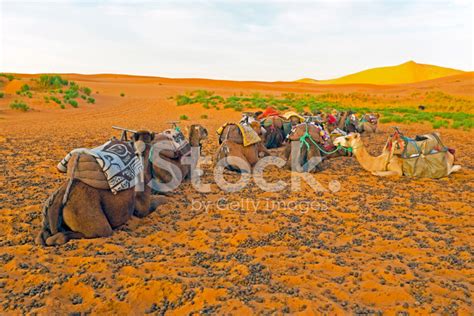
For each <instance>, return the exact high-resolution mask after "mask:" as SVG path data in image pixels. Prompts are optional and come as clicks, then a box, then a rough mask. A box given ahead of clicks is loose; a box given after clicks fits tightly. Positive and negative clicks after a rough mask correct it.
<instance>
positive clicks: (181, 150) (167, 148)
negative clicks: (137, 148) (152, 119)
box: [153, 128, 191, 159]
mask: <svg viewBox="0 0 474 316" xmlns="http://www.w3.org/2000/svg"><path fill="white" fill-rule="evenodd" d="M156 139H159V141H156V142H155V143H154V144H153V151H156V150H158V152H159V153H160V154H162V155H164V156H166V157H168V158H171V159H180V158H181V157H183V156H186V155H188V154H189V153H190V152H191V145H190V144H189V142H188V140H187V139H186V137H184V134H183V133H182V132H181V131H180V130H178V129H174V128H170V129H167V130H165V131H163V132H161V133H159V134H158V137H156ZM163 140H164V141H163Z"/></svg>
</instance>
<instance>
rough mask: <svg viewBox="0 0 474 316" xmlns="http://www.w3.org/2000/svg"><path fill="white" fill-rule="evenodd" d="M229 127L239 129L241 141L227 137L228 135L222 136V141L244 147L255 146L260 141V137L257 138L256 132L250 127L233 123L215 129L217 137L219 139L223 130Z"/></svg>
mask: <svg viewBox="0 0 474 316" xmlns="http://www.w3.org/2000/svg"><path fill="white" fill-rule="evenodd" d="M229 125H236V126H237V127H238V128H239V131H240V135H242V139H240V138H237V137H229V135H223V136H224V140H230V141H232V142H234V143H236V144H242V145H244V147H247V146H250V145H253V144H256V143H258V142H260V141H261V139H260V136H258V134H257V132H255V131H254V129H253V128H252V127H251V126H250V125H246V124H241V123H239V124H235V123H225V124H224V125H222V126H221V127H219V128H218V129H217V135H219V137H221V136H222V133H223V132H224V129H225V128H226V127H227V126H229Z"/></svg>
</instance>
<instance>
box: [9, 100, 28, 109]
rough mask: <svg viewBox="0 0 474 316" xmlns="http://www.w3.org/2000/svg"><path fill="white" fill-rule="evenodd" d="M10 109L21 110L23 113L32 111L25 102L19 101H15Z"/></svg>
mask: <svg viewBox="0 0 474 316" xmlns="http://www.w3.org/2000/svg"><path fill="white" fill-rule="evenodd" d="M10 108H11V109H13V110H20V111H23V112H26V111H28V110H29V109H30V107H29V106H28V105H27V104H26V103H25V102H22V101H19V100H15V101H13V102H12V103H11V104H10Z"/></svg>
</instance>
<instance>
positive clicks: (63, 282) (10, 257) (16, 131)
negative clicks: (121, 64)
mask: <svg viewBox="0 0 474 316" xmlns="http://www.w3.org/2000/svg"><path fill="white" fill-rule="evenodd" d="M20 77H21V78H22V81H25V82H27V81H28V78H31V77H32V76H28V75H21V76H20ZM65 77H67V78H68V79H73V80H75V81H77V82H78V83H79V84H81V85H86V86H89V87H91V88H92V90H93V96H94V97H95V98H96V104H95V105H90V104H89V105H85V104H81V106H80V108H78V109H73V108H67V109H66V110H60V109H59V108H58V106H57V105H55V104H53V103H49V104H45V103H44V102H43V101H42V97H41V98H40V97H36V96H35V97H34V98H33V99H30V100H28V101H27V102H28V104H30V105H31V106H32V107H33V108H35V109H36V110H34V111H30V112H28V113H19V112H15V111H12V110H10V109H8V104H9V103H10V102H11V101H12V100H13V99H14V98H15V96H12V95H6V96H5V98H4V99H0V136H1V137H0V154H1V156H2V159H0V164H1V166H0V170H1V173H0V183H2V184H3V185H2V190H1V191H0V202H1V203H0V314H21V313H22V312H25V313H33V312H35V313H39V314H52V313H59V314H66V313H70V312H94V313H106V314H143V313H145V312H147V313H162V312H166V313H167V314H184V313H185V314H188V313H191V312H203V313H232V314H239V315H241V314H249V313H278V314H281V313H294V314H302V315H303V314H321V313H322V314H347V313H373V312H378V311H383V312H386V313H387V314H389V315H390V314H396V313H397V312H409V313H410V314H427V313H437V314H451V313H459V314H472V313H473V312H474V310H473V307H472V306H473V305H472V293H473V292H474V286H473V282H474V278H473V275H474V267H473V249H474V248H473V247H474V245H473V239H472V236H473V227H472V223H473V222H474V221H473V206H472V205H474V197H473V194H472V192H473V179H474V171H473V168H474V158H472V153H473V152H474V146H473V144H472V136H473V134H472V132H465V131H461V130H445V129H442V130H441V133H442V136H443V139H444V140H445V143H446V144H448V145H450V146H452V147H455V148H456V149H457V153H458V154H457V158H458V162H459V164H461V165H462V166H463V170H462V171H461V172H460V173H459V174H454V175H453V176H451V177H449V178H446V179H441V180H410V179H407V178H402V179H384V178H377V177H374V176H371V175H369V174H368V173H367V172H365V171H364V170H362V169H361V167H360V166H359V165H358V163H357V162H356V161H355V159H353V158H346V157H341V158H337V159H334V160H331V161H329V162H328V163H327V164H326V165H325V168H324V171H323V172H321V173H318V174H316V175H315V177H316V179H317V180H318V181H319V182H320V183H321V184H322V186H323V187H325V188H328V185H329V183H330V181H331V180H337V181H339V182H340V183H341V189H340V191H338V192H336V193H331V192H330V191H327V192H320V193H315V192H313V191H311V190H310V189H309V188H307V187H305V189H304V190H303V191H302V192H299V193H295V194H289V193H286V192H284V193H263V192H262V191H261V190H260V189H259V188H258V187H256V186H250V187H247V188H246V189H244V190H243V191H242V192H241V193H239V194H224V193H222V192H221V191H220V190H219V189H218V188H217V187H216V186H215V185H212V192H211V193H209V194H200V193H198V192H196V191H195V190H194V189H193V188H192V187H191V185H190V184H184V185H183V186H182V187H181V188H180V189H179V190H178V191H177V192H174V193H172V194H170V196H169V203H168V204H167V205H164V206H162V207H160V208H159V209H158V210H157V211H156V212H155V213H153V214H151V215H150V216H148V217H147V218H145V219H137V218H133V219H132V220H131V221H130V222H129V223H128V224H127V225H125V226H124V227H122V228H120V229H118V230H117V231H115V232H114V235H113V236H112V237H111V238H103V239H93V240H76V241H71V242H69V243H68V244H67V245H65V246H62V247H58V248H41V247H38V246H36V245H34V244H33V239H34V237H35V234H36V233H37V232H38V229H39V227H40V211H41V204H42V202H43V201H44V200H45V199H46V197H47V196H48V194H49V193H51V192H52V191H53V190H54V189H55V188H56V187H57V186H58V185H59V183H61V182H62V181H63V180H64V176H63V175H62V174H59V173H58V172H56V171H55V166H56V164H57V162H58V161H59V160H60V159H61V158H63V156H64V155H65V154H66V153H67V152H68V151H69V150H71V149H72V148H76V147H92V146H96V145H99V144H101V143H103V142H104V141H105V140H107V139H109V138H110V137H111V136H113V135H116V136H118V133H117V132H116V131H114V130H112V129H111V126H112V125H119V126H124V127H129V128H132V129H140V128H148V129H152V130H155V131H160V130H163V129H164V128H166V127H167V125H166V123H165V122H166V121H168V120H172V119H177V118H178V117H179V115H180V114H186V115H188V116H189V117H190V121H189V122H184V123H183V125H188V124H191V123H200V124H203V125H204V126H206V127H207V128H208V130H209V131H210V138H209V140H208V142H207V143H206V144H205V145H204V151H205V153H206V154H208V155H211V154H212V152H213V150H215V148H216V143H217V139H216V135H215V132H214V131H215V130H216V129H217V127H218V126H219V125H220V124H222V123H223V122H225V121H235V120H237V119H238V118H239V117H240V113H238V112H235V111H234V110H220V111H216V110H204V109H203V108H202V107H201V106H200V105H188V106H184V107H176V106H175V104H174V101H172V100H169V99H168V98H169V97H170V96H175V95H176V94H178V93H183V92H185V91H190V90H195V89H208V90H212V91H216V93H219V94H224V95H230V94H232V93H240V92H244V93H252V92H254V91H260V92H262V93H282V92H349V91H368V92H370V93H380V94H390V93H399V94H405V93H412V92H413V91H417V90H421V91H426V89H430V88H429V87H433V86H435V87H436V88H435V89H437V90H442V91H448V92H449V91H457V92H458V93H459V94H465V95H472V94H473V91H472V90H473V89H472V83H471V85H470V86H469V87H470V89H461V88H459V87H458V85H461V84H465V81H463V82H456V81H454V82H452V81H449V80H445V81H443V80H438V81H435V82H431V83H418V84H416V85H413V86H391V87H374V86H370V85H352V86H350V85H348V86H344V85H343V86H331V85H328V86H323V87H321V86H317V85H311V84H304V83H264V82H231V81H215V80H203V79H179V80H178V79H166V78H152V77H132V76H121V75H96V76H83V75H74V74H71V75H66V76H65ZM457 84H458V85H457ZM96 91H98V92H99V94H96ZM121 92H124V93H125V95H126V96H125V97H120V96H119V95H120V93H121ZM202 113H206V114H207V115H208V116H209V119H200V115H201V114H202ZM400 127H401V128H402V129H403V130H404V131H406V133H407V134H409V135H414V134H416V133H422V132H428V131H430V127H429V126H428V125H421V124H420V125H411V126H400ZM381 130H382V131H381V132H380V133H379V134H377V135H374V136H367V137H366V136H364V137H365V142H366V143H369V144H370V145H369V146H368V147H369V151H370V152H371V153H372V154H375V153H377V152H378V151H379V150H380V149H381V147H382V144H383V143H384V141H385V139H386V137H387V135H388V133H389V132H390V126H388V125H382V126H381ZM204 169H205V172H206V175H205V177H204V181H205V182H211V180H212V175H211V174H210V171H211V169H212V166H205V168H204ZM270 170H271V173H270V174H269V175H268V176H267V180H268V181H276V180H280V179H284V180H288V181H289V179H290V173H289V172H288V171H284V170H277V169H276V168H270ZM228 178H230V179H237V175H234V174H230V175H228ZM219 198H225V199H226V200H227V202H229V203H230V202H233V201H240V199H241V198H249V199H253V200H256V201H265V200H280V201H291V200H292V201H303V200H309V201H319V202H320V206H321V207H320V208H319V209H315V210H307V211H306V212H301V211H294V210H288V209H268V208H261V209H258V210H254V209H253V208H251V207H247V206H245V205H244V206H243V207H242V208H237V209H230V207H228V208H224V209H223V210H217V209H216V208H211V209H210V210H209V211H208V212H206V211H203V210H196V209H192V207H191V202H192V200H193V199H195V200H201V201H217V200H218V199H219Z"/></svg>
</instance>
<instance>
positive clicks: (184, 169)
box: [152, 124, 208, 183]
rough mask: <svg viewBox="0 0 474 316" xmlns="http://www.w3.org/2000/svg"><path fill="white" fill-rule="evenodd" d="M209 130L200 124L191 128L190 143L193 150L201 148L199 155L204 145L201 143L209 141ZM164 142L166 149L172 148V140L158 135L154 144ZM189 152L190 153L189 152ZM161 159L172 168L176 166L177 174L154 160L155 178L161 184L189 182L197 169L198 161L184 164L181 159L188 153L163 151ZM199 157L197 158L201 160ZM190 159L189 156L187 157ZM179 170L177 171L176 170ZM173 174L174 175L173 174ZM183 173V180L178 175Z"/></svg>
mask: <svg viewBox="0 0 474 316" xmlns="http://www.w3.org/2000/svg"><path fill="white" fill-rule="evenodd" d="M207 135H208V132H207V129H205V128H204V127H203V126H201V125H199V124H193V125H191V126H190V128H189V136H188V142H189V145H190V146H191V148H199V153H198V154H199V155H200V154H201V148H202V144H201V142H202V141H203V140H205V139H207ZM183 137H184V136H183ZM157 142H164V143H165V145H166V144H167V145H166V147H169V148H172V145H171V141H170V139H169V138H168V137H167V136H165V135H163V134H158V135H157V136H156V137H155V141H154V143H155V144H156V143H157ZM188 149H189V147H188ZM188 152H189V151H188ZM158 155H159V158H161V159H163V160H165V161H167V162H169V163H171V164H172V165H171V167H173V166H174V168H173V169H175V172H173V170H170V169H166V168H161V167H160V164H159V161H158V160H157V161H155V158H156V157H152V159H153V164H152V165H153V177H154V178H155V179H156V180H158V182H161V183H171V182H172V181H173V179H174V180H176V179H178V180H188V179H190V178H191V176H192V172H194V170H195V169H196V166H197V163H198V161H197V160H195V161H192V162H191V163H184V161H182V160H181V159H182V158H183V157H185V156H186V155H187V153H180V152H177V151H175V150H161V151H160V152H159V153H158ZM199 155H198V157H197V158H199ZM187 157H189V155H188V156H187ZM176 168H177V169H176ZM172 172H173V174H172ZM179 172H180V173H181V178H180V177H179V175H178V174H176V173H179Z"/></svg>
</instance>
